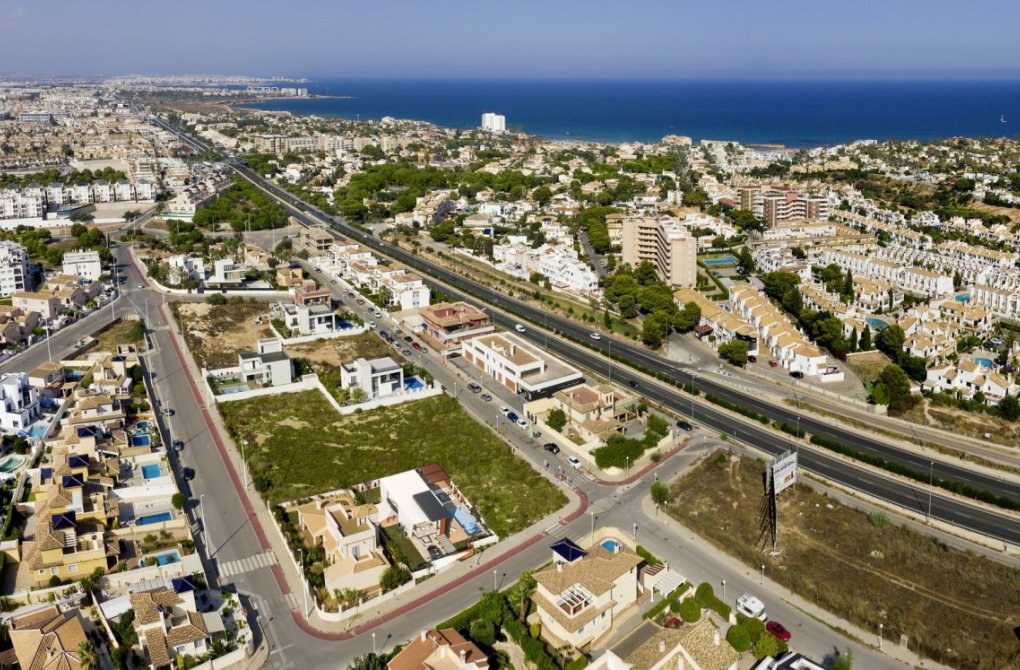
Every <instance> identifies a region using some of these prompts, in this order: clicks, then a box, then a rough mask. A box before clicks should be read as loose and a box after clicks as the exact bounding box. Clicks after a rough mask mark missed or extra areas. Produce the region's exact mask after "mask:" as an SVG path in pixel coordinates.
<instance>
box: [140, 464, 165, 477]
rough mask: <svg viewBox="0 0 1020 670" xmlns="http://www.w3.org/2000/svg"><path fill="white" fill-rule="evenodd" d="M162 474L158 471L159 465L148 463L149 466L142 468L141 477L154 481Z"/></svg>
mask: <svg viewBox="0 0 1020 670" xmlns="http://www.w3.org/2000/svg"><path fill="white" fill-rule="evenodd" d="M162 474H163V473H162V472H160V471H159V465H157V464H156V463H150V464H149V465H143V466H142V476H143V477H145V478H146V479H155V478H156V477H159V476H160V475H162Z"/></svg>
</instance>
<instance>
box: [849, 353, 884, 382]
mask: <svg viewBox="0 0 1020 670" xmlns="http://www.w3.org/2000/svg"><path fill="white" fill-rule="evenodd" d="M890 363H892V361H890V360H889V357H888V356H886V355H885V354H883V353H882V352H881V351H868V352H865V353H859V354H851V355H850V356H847V357H846V364H847V365H849V366H850V368H851V369H852V370H853V371H854V372H856V373H857V376H858V377H860V379H861V381H862V382H870V381H874V380H875V378H876V377H878V373H880V372H881V371H882V370H883V369H884V368H885V366H887V365H889V364H890Z"/></svg>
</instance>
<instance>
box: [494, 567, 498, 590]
mask: <svg viewBox="0 0 1020 670" xmlns="http://www.w3.org/2000/svg"><path fill="white" fill-rule="evenodd" d="M492 590H493V591H498V590H499V582H498V581H497V579H496V571H495V570H493V571H492Z"/></svg>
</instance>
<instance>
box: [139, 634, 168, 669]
mask: <svg viewBox="0 0 1020 670" xmlns="http://www.w3.org/2000/svg"><path fill="white" fill-rule="evenodd" d="M144 632H145V648H146V649H148V650H149V661H150V662H151V663H152V665H154V666H155V667H157V668H159V667H162V666H164V665H170V654H169V653H168V652H167V648H166V637H164V635H163V631H162V630H161V629H159V628H149V629H147V630H145V631H144Z"/></svg>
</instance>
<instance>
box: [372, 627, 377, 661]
mask: <svg viewBox="0 0 1020 670" xmlns="http://www.w3.org/2000/svg"><path fill="white" fill-rule="evenodd" d="M372 655H373V656H375V655H376V651H375V631H372Z"/></svg>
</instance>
